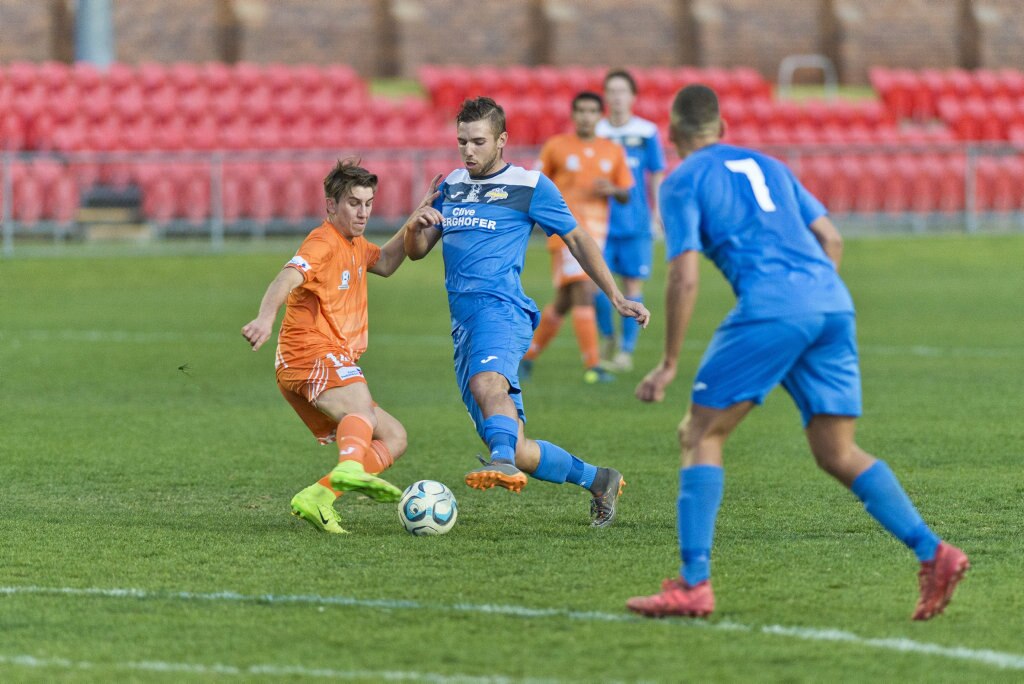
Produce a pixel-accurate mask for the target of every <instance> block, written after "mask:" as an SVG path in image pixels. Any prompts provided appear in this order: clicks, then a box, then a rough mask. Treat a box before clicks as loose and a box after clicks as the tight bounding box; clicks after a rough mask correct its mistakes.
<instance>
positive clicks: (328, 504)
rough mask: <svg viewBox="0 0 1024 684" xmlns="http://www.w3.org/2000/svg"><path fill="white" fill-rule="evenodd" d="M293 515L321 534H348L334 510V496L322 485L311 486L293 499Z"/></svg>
mask: <svg viewBox="0 0 1024 684" xmlns="http://www.w3.org/2000/svg"><path fill="white" fill-rule="evenodd" d="M292 515H294V516H295V517H297V518H302V519H303V520H305V521H306V522H308V523H309V524H310V525H312V526H313V527H315V528H316V529H317V530H319V531H321V532H329V533H331V534H348V530H346V529H345V528H343V527H342V526H341V516H339V515H338V511H337V510H335V508H334V494H332V493H331V492H330V490H328V489H327V488H326V487H324V486H323V485H322V484H319V483H317V484H313V485H310V486H308V487H306V488H305V489H303V490H302V491H301V492H299V493H298V494H296V495H295V496H293V497H292Z"/></svg>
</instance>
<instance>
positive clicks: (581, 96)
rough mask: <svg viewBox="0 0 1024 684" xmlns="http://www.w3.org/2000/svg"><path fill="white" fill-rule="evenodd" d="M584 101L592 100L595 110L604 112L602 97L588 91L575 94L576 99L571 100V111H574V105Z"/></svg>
mask: <svg viewBox="0 0 1024 684" xmlns="http://www.w3.org/2000/svg"><path fill="white" fill-rule="evenodd" d="M584 100H592V101H593V102H596V103H597V108H598V109H600V110H601V111H604V99H602V97H601V96H600V95H598V94H597V93H595V92H593V91H590V90H584V91H583V92H581V93H577V94H576V97H574V98H572V109H573V111H576V105H577V104H579V103H580V102H583V101H584Z"/></svg>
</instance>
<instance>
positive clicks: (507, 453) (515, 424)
mask: <svg viewBox="0 0 1024 684" xmlns="http://www.w3.org/2000/svg"><path fill="white" fill-rule="evenodd" d="M484 441H485V442H487V448H488V449H490V450H491V460H492V461H506V462H508V463H513V464H514V463H515V462H516V442H518V441H519V421H517V420H516V419H514V418H509V417H508V416H502V415H497V416H491V417H490V418H488V419H487V420H485V421H484Z"/></svg>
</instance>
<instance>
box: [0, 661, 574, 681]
mask: <svg viewBox="0 0 1024 684" xmlns="http://www.w3.org/2000/svg"><path fill="white" fill-rule="evenodd" d="M0 665H11V666H15V667H29V668H39V669H42V668H49V669H62V670H92V669H115V670H128V671H132V672H174V673H182V674H190V675H225V676H242V677H251V676H255V675H261V676H271V677H305V678H310V679H363V680H367V681H375V682H381V681H384V682H410V681H411V682H437V683H438V684H447V683H448V682H456V683H457V684H512V683H513V682H529V683H530V684H542V683H543V684H547V683H548V682H558V681H561V680H557V679H522V678H520V677H504V676H500V675H487V676H483V677H474V676H469V675H451V674H436V673H433V672H410V671H406V670H334V669H331V668H319V667H317V668H311V667H301V666H298V665H244V666H236V665H223V664H220V663H215V664H212V665H200V664H198V663H169V662H165V661H160V660H143V661H137V662H113V663H98V662H90V661H88V660H68V659H66V658H38V657H36V656H30V655H16V656H5V655H0Z"/></svg>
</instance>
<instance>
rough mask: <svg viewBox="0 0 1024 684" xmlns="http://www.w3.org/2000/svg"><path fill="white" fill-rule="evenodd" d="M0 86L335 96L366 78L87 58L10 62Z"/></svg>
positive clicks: (1, 71) (294, 68)
mask: <svg viewBox="0 0 1024 684" xmlns="http://www.w3.org/2000/svg"><path fill="white" fill-rule="evenodd" d="M0 85H8V86H10V87H11V88H12V89H13V90H14V92H15V93H16V94H18V95H22V94H25V93H31V92H33V91H35V90H36V89H37V88H42V89H43V90H45V91H47V92H51V93H59V92H78V93H81V94H83V95H84V94H89V93H92V92H95V91H96V90H97V89H109V90H110V91H112V92H114V93H118V92H121V91H123V90H127V89H130V88H133V87H138V88H141V89H142V90H143V91H144V92H152V91H155V90H159V89H163V88H170V89H172V90H174V91H176V92H181V93H185V92H196V91H205V92H210V93H220V92H222V91H224V90H227V89H231V88H239V89H242V90H251V89H254V88H260V87H266V88H269V89H270V90H271V91H272V92H275V93H276V92H285V91H290V90H292V89H293V88H298V89H299V91H300V92H316V91H318V90H319V89H321V88H323V87H327V88H329V89H330V90H331V91H332V92H333V93H335V94H336V95H341V94H347V93H349V92H350V91H365V90H366V83H365V82H364V81H363V80H362V79H361V78H360V77H359V74H357V73H356V71H355V69H353V68H352V67H351V66H348V65H347V64H330V65H327V66H320V65H316V64H280V63H270V64H263V65H261V64H255V63H252V62H237V63H235V64H227V63H224V62H206V63H195V62H176V63H173V64H162V63H157V62H145V63H142V64H139V65H138V66H131V65H128V64H122V63H115V64H112V65H110V67H109V68H108V69H106V70H100V69H98V68H97V67H96V66H94V65H92V64H89V63H87V62H77V63H75V64H73V65H68V64H64V63H63V62H52V61H49V62H12V63H11V64H8V65H7V66H6V67H4V68H0Z"/></svg>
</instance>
